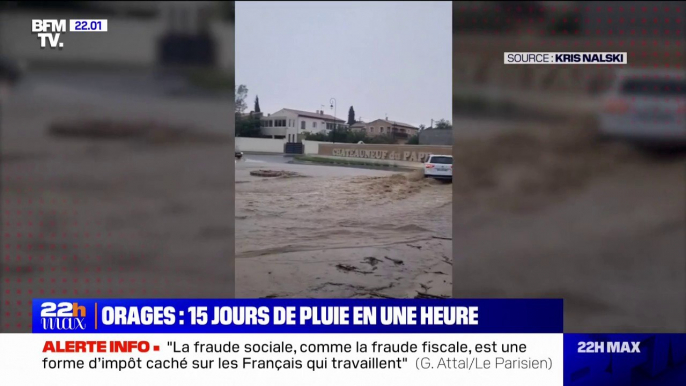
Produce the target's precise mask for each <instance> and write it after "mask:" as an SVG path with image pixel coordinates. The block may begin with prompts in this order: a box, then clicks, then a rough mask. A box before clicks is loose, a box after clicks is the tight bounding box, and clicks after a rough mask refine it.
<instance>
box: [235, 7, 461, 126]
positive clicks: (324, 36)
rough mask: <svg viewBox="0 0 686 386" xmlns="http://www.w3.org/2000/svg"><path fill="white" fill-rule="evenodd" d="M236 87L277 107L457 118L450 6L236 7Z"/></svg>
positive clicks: (426, 119)
mask: <svg viewBox="0 0 686 386" xmlns="http://www.w3.org/2000/svg"><path fill="white" fill-rule="evenodd" d="M236 84H237V85H240V84H244V85H246V86H247V87H248V90H249V95H248V100H247V102H248V110H252V109H253V103H254V99H255V95H259V97H260V108H261V110H262V112H264V113H274V112H276V111H277V110H279V109H281V108H292V109H298V110H307V111H313V112H314V111H315V110H319V109H321V108H322V106H321V105H325V108H324V110H325V111H326V112H327V113H329V114H332V115H333V110H331V109H330V105H329V100H330V99H331V98H336V101H337V104H338V106H337V114H336V115H337V116H338V117H339V118H342V119H345V120H347V117H348V109H349V108H350V106H351V105H352V106H353V107H354V109H355V113H356V115H355V118H356V119H358V120H359V119H360V117H361V118H362V120H363V121H365V122H369V121H372V120H374V119H379V118H381V119H383V118H385V116H386V114H388V119H390V120H395V121H398V122H405V123H410V124H414V125H416V126H418V125H420V124H424V125H426V126H427V127H428V126H429V124H430V122H431V119H435V120H438V119H447V120H451V119H452V3H451V2H321V3H320V2H236Z"/></svg>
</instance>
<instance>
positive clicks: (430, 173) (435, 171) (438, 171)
mask: <svg viewBox="0 0 686 386" xmlns="http://www.w3.org/2000/svg"><path fill="white" fill-rule="evenodd" d="M424 177H427V178H435V179H439V180H451V181H452V179H453V156H451V155H434V154H432V155H430V156H429V158H428V159H427V160H426V163H425V164H424Z"/></svg>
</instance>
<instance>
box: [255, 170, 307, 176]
mask: <svg viewBox="0 0 686 386" xmlns="http://www.w3.org/2000/svg"><path fill="white" fill-rule="evenodd" d="M250 175H251V176H255V177H301V175H300V174H298V173H295V172H287V171H283V170H253V171H251V172H250Z"/></svg>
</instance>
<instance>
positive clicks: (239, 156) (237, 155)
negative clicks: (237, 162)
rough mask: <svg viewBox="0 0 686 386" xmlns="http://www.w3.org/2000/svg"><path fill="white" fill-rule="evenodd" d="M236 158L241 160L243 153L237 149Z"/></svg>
mask: <svg viewBox="0 0 686 386" xmlns="http://www.w3.org/2000/svg"><path fill="white" fill-rule="evenodd" d="M236 158H238V159H241V158H243V152H242V151H240V150H238V148H236Z"/></svg>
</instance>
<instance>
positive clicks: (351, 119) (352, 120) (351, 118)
mask: <svg viewBox="0 0 686 386" xmlns="http://www.w3.org/2000/svg"><path fill="white" fill-rule="evenodd" d="M354 123H355V109H353V107H352V106H350V110H348V125H352V124H354Z"/></svg>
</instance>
